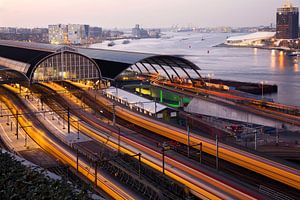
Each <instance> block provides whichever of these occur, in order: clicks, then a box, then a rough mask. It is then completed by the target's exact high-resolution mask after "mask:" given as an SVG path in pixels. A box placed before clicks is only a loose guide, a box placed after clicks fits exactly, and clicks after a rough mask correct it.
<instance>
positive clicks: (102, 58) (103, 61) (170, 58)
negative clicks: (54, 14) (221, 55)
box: [0, 40, 201, 79]
mask: <svg viewBox="0 0 300 200" xmlns="http://www.w3.org/2000/svg"><path fill="white" fill-rule="evenodd" d="M64 50H66V51H75V52H77V53H79V54H82V55H85V56H87V57H89V58H91V59H93V60H94V61H95V62H96V63H97V64H98V66H99V67H100V70H101V74H102V77H105V78H108V79H115V78H117V77H118V75H120V74H121V73H122V72H123V71H124V70H126V69H128V68H129V67H131V66H133V65H135V66H136V64H137V63H145V64H149V65H150V66H151V67H152V68H153V69H155V70H156V72H158V70H161V69H163V70H164V72H165V73H166V75H167V76H168V78H169V79H171V75H170V74H169V71H170V70H171V71H173V72H175V73H176V74H177V76H179V75H178V73H177V72H176V71H177V69H178V68H181V69H191V70H194V71H195V72H196V73H197V74H198V76H199V77H200V78H201V76H200V74H199V72H197V70H200V68H199V67H198V66H197V65H195V64H194V63H192V62H190V61H188V60H186V59H184V58H182V57H181V56H175V55H158V54H149V53H137V52H127V51H115V50H104V49H93V48H82V47H73V46H65V45H52V44H41V43H35V42H19V41H8V40H0V57H3V58H7V59H11V60H14V61H18V62H20V63H25V64H28V65H29V66H30V67H28V69H27V72H25V74H27V75H28V74H29V73H31V71H32V70H33V68H34V66H35V65H37V63H39V61H40V60H42V59H43V58H45V57H47V56H49V55H51V54H53V53H57V52H59V51H64ZM137 67H138V66H137ZM148 67H149V66H148ZM166 67H167V68H166ZM144 68H147V67H146V66H144ZM149 68H150V67H149ZM168 68H170V69H168ZM23 73H24V72H23ZM185 73H186V74H187V76H188V77H190V76H189V74H188V72H186V71H185ZM190 79H191V77H190Z"/></svg>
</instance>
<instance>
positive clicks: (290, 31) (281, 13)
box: [276, 3, 299, 39]
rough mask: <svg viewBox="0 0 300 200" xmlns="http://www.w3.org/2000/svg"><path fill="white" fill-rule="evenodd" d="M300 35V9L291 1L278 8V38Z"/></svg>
mask: <svg viewBox="0 0 300 200" xmlns="http://www.w3.org/2000/svg"><path fill="white" fill-rule="evenodd" d="M298 37H299V9H298V8H297V7H293V6H292V5H291V4H290V3H285V4H284V5H283V7H281V8H278V9H277V19H276V38H277V39H297V38H298Z"/></svg>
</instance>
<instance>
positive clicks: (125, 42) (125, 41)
mask: <svg viewBox="0 0 300 200" xmlns="http://www.w3.org/2000/svg"><path fill="white" fill-rule="evenodd" d="M129 43H130V41H129V40H123V42H122V44H129Z"/></svg>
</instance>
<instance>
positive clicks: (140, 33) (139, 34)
mask: <svg viewBox="0 0 300 200" xmlns="http://www.w3.org/2000/svg"><path fill="white" fill-rule="evenodd" d="M132 36H133V37H135V38H148V37H149V34H148V32H147V31H146V30H145V29H142V28H140V25H139V24H137V25H135V27H134V28H133V29H132Z"/></svg>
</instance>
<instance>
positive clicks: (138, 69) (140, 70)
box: [134, 64, 143, 74]
mask: <svg viewBox="0 0 300 200" xmlns="http://www.w3.org/2000/svg"><path fill="white" fill-rule="evenodd" d="M134 66H135V67H136V68H138V70H139V71H140V73H141V74H143V72H142V70H141V69H140V68H139V66H137V64H134Z"/></svg>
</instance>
